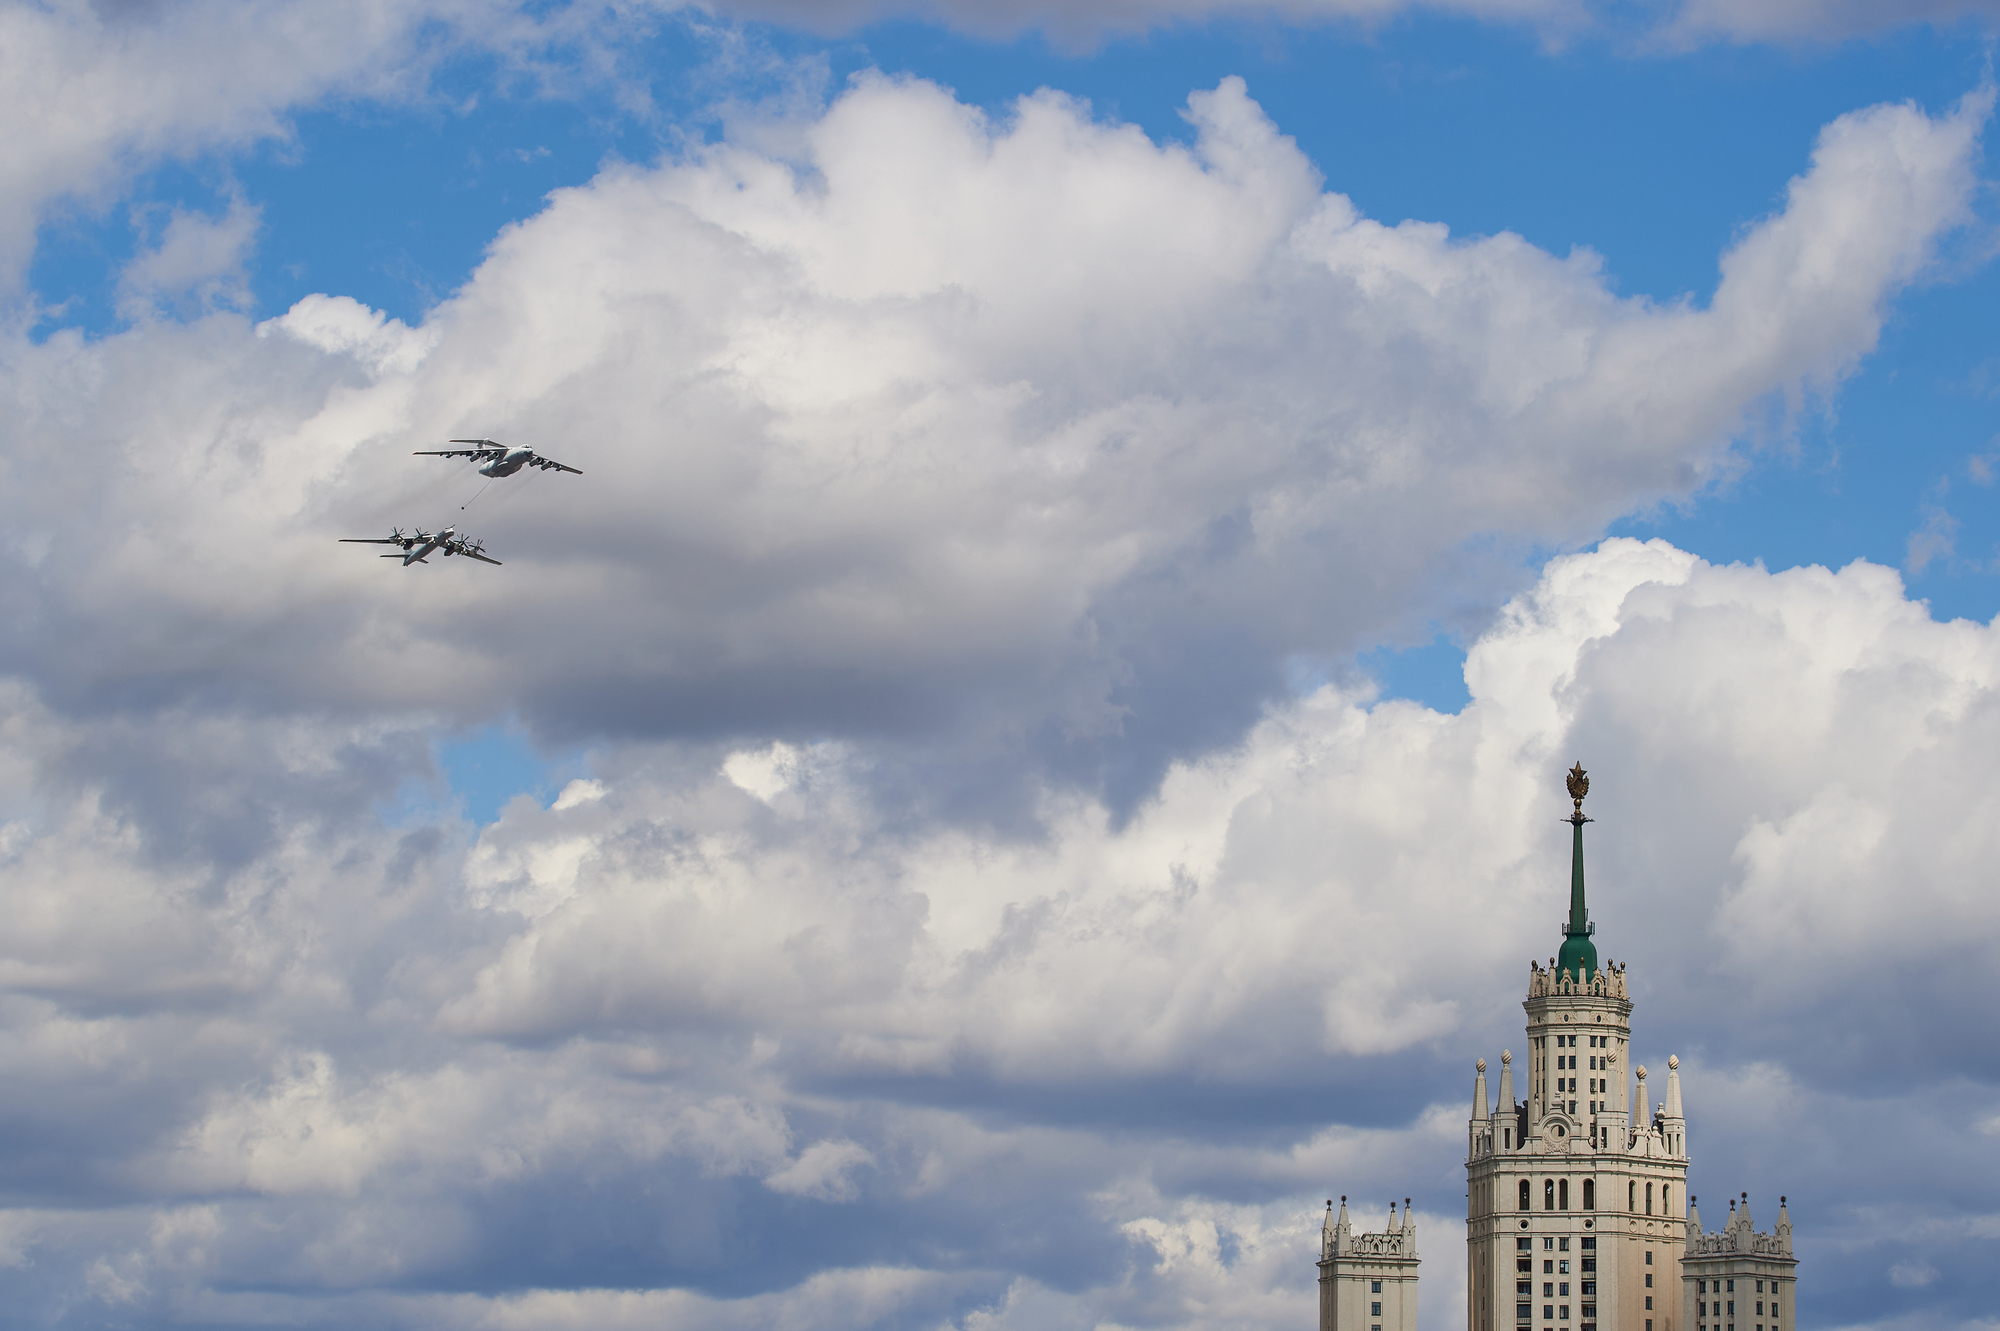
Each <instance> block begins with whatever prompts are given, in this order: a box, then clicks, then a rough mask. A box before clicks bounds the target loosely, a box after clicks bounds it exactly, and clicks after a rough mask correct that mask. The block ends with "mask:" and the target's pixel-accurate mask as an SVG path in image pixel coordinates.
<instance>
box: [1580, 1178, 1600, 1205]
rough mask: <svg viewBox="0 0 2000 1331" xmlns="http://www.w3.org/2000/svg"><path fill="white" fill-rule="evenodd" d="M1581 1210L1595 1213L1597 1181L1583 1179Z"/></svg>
mask: <svg viewBox="0 0 2000 1331" xmlns="http://www.w3.org/2000/svg"><path fill="white" fill-rule="evenodd" d="M1583 1209H1584V1210H1586V1211H1595V1210H1596V1209H1597V1181H1596V1180H1595V1179H1585V1180H1584V1181H1583Z"/></svg>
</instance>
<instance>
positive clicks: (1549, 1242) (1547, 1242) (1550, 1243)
mask: <svg viewBox="0 0 2000 1331" xmlns="http://www.w3.org/2000/svg"><path fill="white" fill-rule="evenodd" d="M1555 1247H1556V1241H1555V1240H1554V1239H1547V1238H1545V1239H1543V1240H1542V1250H1543V1251H1544V1252H1554V1251H1555Z"/></svg>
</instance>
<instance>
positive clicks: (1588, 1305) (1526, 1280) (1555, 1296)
mask: <svg viewBox="0 0 2000 1331" xmlns="http://www.w3.org/2000/svg"><path fill="white" fill-rule="evenodd" d="M1589 789H1590V781H1589V779H1588V777H1587V776H1586V774H1585V773H1584V770H1583V766H1582V764H1578V765H1577V767H1576V768H1575V769H1574V770H1573V771H1571V772H1570V774H1569V792H1570V796H1571V798H1572V799H1573V800H1574V802H1575V808H1574V811H1573V812H1572V813H1571V815H1570V818H1569V820H1568V821H1569V823H1570V825H1571V829H1572V841H1571V861H1570V909H1569V919H1568V921H1567V923H1566V924H1565V926H1564V929H1563V944H1562V950H1561V952H1560V953H1559V954H1558V955H1557V956H1555V957H1552V958H1550V960H1549V966H1548V969H1547V970H1544V969H1543V968H1542V967H1541V966H1540V965H1539V964H1537V963H1535V962H1532V961H1531V962H1529V964H1528V995H1527V1000H1526V1001H1525V1002H1524V1003H1523V1004H1522V1006H1523V1008H1525V1009H1526V1011H1527V1014H1528V1027H1527V1044H1526V1045H1525V1046H1524V1048H1525V1049H1526V1050H1527V1054H1526V1058H1525V1060H1524V1062H1525V1064H1526V1067H1525V1069H1524V1072H1525V1075H1526V1078H1527V1083H1528V1084H1527V1088H1526V1089H1527V1096H1526V1098H1525V1099H1524V1100H1518V1101H1517V1100H1516V1099H1515V1098H1514V1070H1513V1054H1512V1052H1511V1051H1507V1052H1504V1053H1502V1054H1501V1071H1500V1087H1499V1090H1500V1100H1499V1103H1498V1105H1497V1106H1492V1107H1489V1106H1488V1104H1487V1099H1486V1063H1485V1060H1483V1059H1482V1060H1480V1062H1479V1065H1478V1074H1477V1076H1476V1077H1475V1079H1474V1081H1473V1106H1472V1119H1471V1123H1470V1125H1469V1128H1468V1134H1467V1156H1466V1184H1467V1187H1466V1325H1467V1327H1468V1328H1469V1331H1598V1329H1599V1327H1603V1328H1604V1331H1679V1329H1678V1328H1677V1327H1676V1325H1675V1319H1676V1318H1677V1317H1679V1316H1680V1310H1679V1306H1678V1303H1679V1300H1680V1298H1681V1295H1680V1293H1679V1292H1678V1286H1679V1285H1680V1283H1681V1282H1680V1278H1679V1272H1678V1271H1677V1270H1676V1269H1675V1267H1676V1265H1677V1264H1678V1262H1679V1259H1680V1257H1681V1252H1682V1248H1683V1244H1684V1238H1685V1235H1684V1228H1683V1226H1684V1221H1683V1216H1684V1214H1685V1212H1684V1208H1685V1205H1686V1196H1685V1194H1686V1183H1687V1171H1688V1155H1687V1124H1686V1120H1685V1119H1684V1118H1683V1117H1682V1113H1681V1094H1680V1074H1679V1071H1678V1069H1679V1066H1680V1063H1679V1060H1678V1059H1669V1060H1668V1072H1667V1087H1666V1096H1665V1099H1664V1102H1663V1103H1662V1104H1661V1105H1660V1107H1659V1109H1658V1111H1657V1112H1652V1111H1649V1109H1648V1099H1647V1091H1646V1069H1645V1068H1644V1067H1638V1068H1632V1066H1631V1064H1632V1057H1631V1043H1632V1028H1631V1016H1632V1002H1631V999H1630V998H1629V997H1628V996H1627V989H1626V980H1625V971H1624V968H1623V967H1618V966H1613V965H1608V964H1607V965H1604V966H1600V965H1599V964H1598V960H1597V946H1596V944H1595V942H1594V941H1593V935H1595V933H1596V932H1597V930H1596V926H1595V925H1594V924H1592V923H1591V920H1590V912H1589V909H1588V908H1587V906H1586V904H1585V900H1584V875H1583V825H1584V824H1585V823H1587V822H1589V821H1591V820H1590V819H1588V818H1586V817H1584V816H1583V799H1584V795H1585V794H1586V793H1587V792H1588V791H1589ZM1628 1069H1630V1071H1628ZM1634 1073H1636V1076H1637V1086H1636V1087H1634V1086H1633V1084H1632V1081H1631V1078H1632V1076H1633V1074H1634ZM1744 1331H1749V1329H1748V1328H1747V1327H1746V1328H1745V1329H1744Z"/></svg>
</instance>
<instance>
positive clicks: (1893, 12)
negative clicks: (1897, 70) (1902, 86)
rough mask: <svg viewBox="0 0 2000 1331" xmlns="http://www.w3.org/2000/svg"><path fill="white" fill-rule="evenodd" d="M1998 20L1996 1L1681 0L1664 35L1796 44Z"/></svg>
mask: <svg viewBox="0 0 2000 1331" xmlns="http://www.w3.org/2000/svg"><path fill="white" fill-rule="evenodd" d="M1995 19H2000V4H1995V3H1994V0H1909V2H1908V3H1902V4H1895V5H1880V4H1871V3H1869V0H1740V2H1738V3H1731V2H1730V0H1683V3H1682V4H1681V5H1680V6H1679V8H1678V9H1677V10H1676V11H1675V12H1674V14H1673V17H1672V19H1671V20H1670V21H1669V22H1668V23H1667V24H1666V25H1665V27H1664V30H1663V33H1662V35H1663V36H1665V37H1666V38H1667V39H1668V40H1669V41H1673V42H1679V43H1688V44H1692V43H1695V42H1700V41H1705V40H1714V39H1717V38H1721V39H1724V40H1727V41H1734V42H1744V43H1749V42H1781V43H1787V44H1794V45H1796V44H1804V43H1820V42H1838V41H1844V40H1846V39H1848V38H1851V37H1862V36H1870V35H1873V34H1876V33H1881V32H1887V31H1890V30H1892V29H1895V28H1903V27H1912V26H1915V25H1918V24H1930V25H1934V26H1937V27H1949V26H1951V25H1954V24H1977V25H1980V26H1984V27H1989V28H1990V26H1991V25H1992V23H1993V21H1994V20H1995Z"/></svg>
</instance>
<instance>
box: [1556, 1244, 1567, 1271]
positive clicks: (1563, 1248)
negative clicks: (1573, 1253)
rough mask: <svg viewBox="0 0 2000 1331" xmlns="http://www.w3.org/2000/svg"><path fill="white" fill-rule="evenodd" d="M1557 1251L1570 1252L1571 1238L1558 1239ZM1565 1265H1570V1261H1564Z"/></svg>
mask: <svg viewBox="0 0 2000 1331" xmlns="http://www.w3.org/2000/svg"><path fill="white" fill-rule="evenodd" d="M1556 1251H1557V1252H1568V1251H1569V1240H1568V1239H1557V1240H1556ZM1563 1266H1564V1267H1565V1268H1567V1267H1568V1266H1569V1263H1568V1262H1564V1263H1563Z"/></svg>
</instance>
